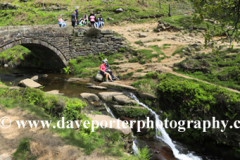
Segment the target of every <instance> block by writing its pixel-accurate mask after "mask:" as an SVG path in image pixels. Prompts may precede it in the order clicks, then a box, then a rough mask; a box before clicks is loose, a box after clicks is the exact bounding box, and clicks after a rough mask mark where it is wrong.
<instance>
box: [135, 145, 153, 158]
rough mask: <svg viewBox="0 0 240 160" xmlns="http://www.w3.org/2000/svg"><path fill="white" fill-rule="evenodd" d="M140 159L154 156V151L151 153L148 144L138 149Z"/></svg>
mask: <svg viewBox="0 0 240 160" xmlns="http://www.w3.org/2000/svg"><path fill="white" fill-rule="evenodd" d="M138 158H139V160H150V159H151V158H152V153H150V149H148V146H147V145H146V146H145V147H144V148H141V149H139V151H138Z"/></svg>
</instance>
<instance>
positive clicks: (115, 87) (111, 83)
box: [99, 82, 138, 92]
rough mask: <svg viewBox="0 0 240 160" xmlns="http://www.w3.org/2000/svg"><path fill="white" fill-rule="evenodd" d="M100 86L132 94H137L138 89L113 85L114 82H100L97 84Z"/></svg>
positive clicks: (118, 84)
mask: <svg viewBox="0 0 240 160" xmlns="http://www.w3.org/2000/svg"><path fill="white" fill-rule="evenodd" d="M99 85H100V86H106V87H109V88H114V89H118V90H127V91H132V92H137V91H138V89H137V88H135V87H132V86H128V85H125V84H121V83H115V82H102V83H100V84H99Z"/></svg>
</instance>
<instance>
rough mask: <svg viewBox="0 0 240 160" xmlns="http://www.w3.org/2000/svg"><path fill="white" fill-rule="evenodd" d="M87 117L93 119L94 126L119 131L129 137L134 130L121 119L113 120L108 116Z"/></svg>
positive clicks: (90, 115) (89, 115) (88, 115)
mask: <svg viewBox="0 0 240 160" xmlns="http://www.w3.org/2000/svg"><path fill="white" fill-rule="evenodd" d="M87 117H88V118H90V119H92V121H93V122H94V125H99V126H100V125H102V126H101V127H103V128H108V129H113V130H116V131H119V132H120V133H122V134H124V135H129V134H130V133H131V132H132V130H131V128H130V127H129V126H128V124H127V123H125V122H124V121H121V120H119V119H115V118H112V117H110V116H106V115H92V114H87Z"/></svg>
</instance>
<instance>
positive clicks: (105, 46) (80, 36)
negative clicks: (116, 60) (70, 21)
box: [69, 29, 125, 58]
mask: <svg viewBox="0 0 240 160" xmlns="http://www.w3.org/2000/svg"><path fill="white" fill-rule="evenodd" d="M86 31H87V30H83V29H79V30H74V34H73V35H74V36H72V37H71V38H70V39H69V43H70V51H71V53H72V56H73V57H74V58H76V57H78V56H87V55H89V54H92V55H96V54H97V55H98V54H99V53H104V54H113V53H117V52H118V50H119V49H120V48H124V47H125V46H124V44H123V42H122V41H123V38H121V37H115V36H114V35H113V31H111V30H101V32H100V34H99V35H98V36H97V37H87V36H86V35H85V34H84V33H85V32H86Z"/></svg>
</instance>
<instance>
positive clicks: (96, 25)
mask: <svg viewBox="0 0 240 160" xmlns="http://www.w3.org/2000/svg"><path fill="white" fill-rule="evenodd" d="M94 27H95V28H96V29H98V28H99V26H98V19H97V18H96V17H95V23H94Z"/></svg>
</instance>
